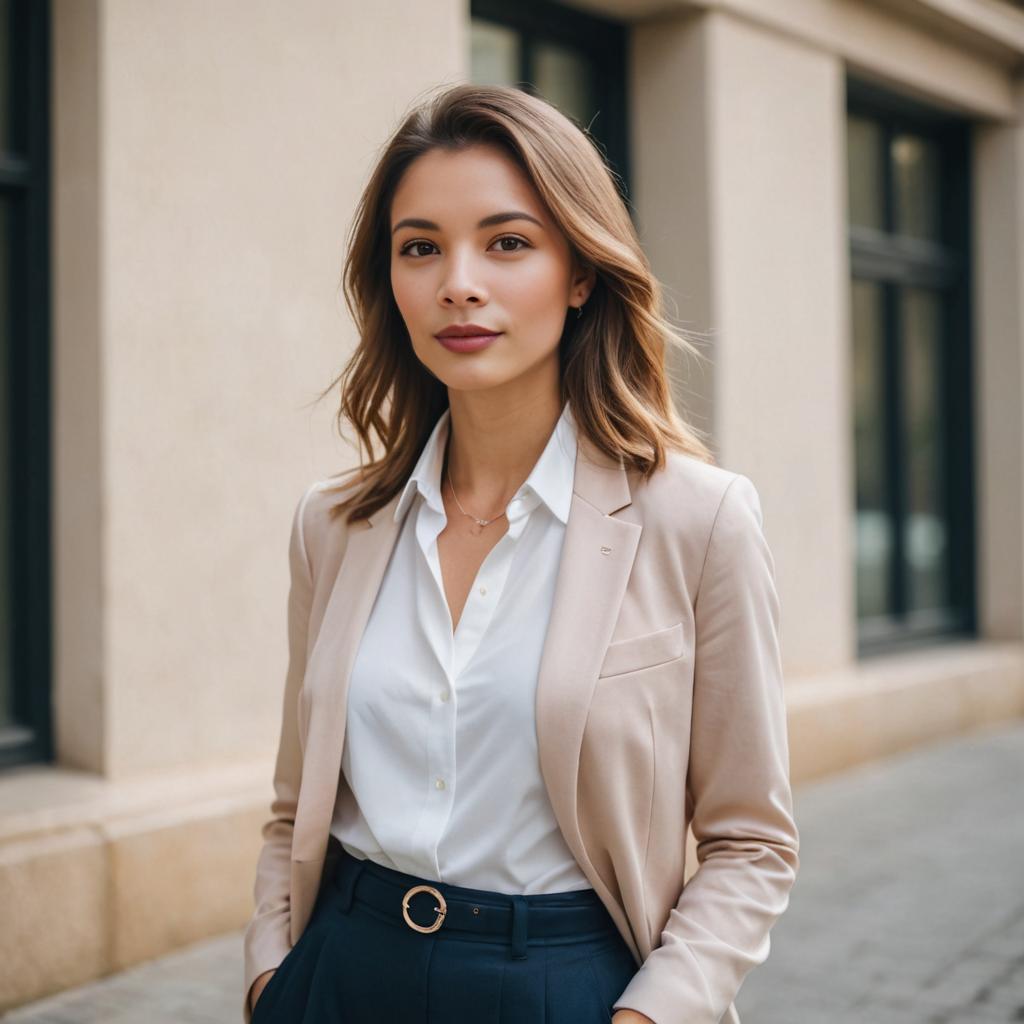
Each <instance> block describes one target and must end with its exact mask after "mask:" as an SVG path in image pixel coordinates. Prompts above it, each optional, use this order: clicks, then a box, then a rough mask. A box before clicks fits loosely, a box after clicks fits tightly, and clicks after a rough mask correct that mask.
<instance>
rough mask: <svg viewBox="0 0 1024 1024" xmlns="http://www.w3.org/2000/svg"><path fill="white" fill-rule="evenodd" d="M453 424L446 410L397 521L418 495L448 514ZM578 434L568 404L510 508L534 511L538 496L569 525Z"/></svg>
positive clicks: (402, 499)
mask: <svg viewBox="0 0 1024 1024" xmlns="http://www.w3.org/2000/svg"><path fill="white" fill-rule="evenodd" d="M450 424H451V409H450V408H448V409H445V411H444V412H443V413H442V414H441V416H440V418H439V419H438V421H437V423H436V424H435V425H434V429H433V430H432V431H431V432H430V437H428V438H427V443H426V444H425V445H424V447H423V451H422V452H421V453H420V457H419V459H417V461H416V466H415V467H414V469H413V471H412V473H411V474H410V476H409V479H408V480H407V481H406V483H405V487H404V488H403V489H402V495H401V497H400V498H399V499H398V505H397V507H396V508H395V521H396V522H397V521H398V520H399V519H401V518H402V516H403V515H404V514H405V512H406V509H407V508H408V507H409V505H410V504H411V502H412V500H413V497H414V495H415V494H416V492H417V491H419V493H420V494H422V495H423V497H424V499H425V500H426V502H427V504H428V505H429V506H430V507H431V508H432V509H433V510H434V511H435V512H439V513H441V514H442V515H443V514H444V501H443V500H442V498H441V466H442V464H443V462H444V449H445V444H446V443H447V441H448V430H449V427H450ZM576 448H577V433H576V421H575V419H574V418H573V415H572V412H571V410H570V409H569V403H568V402H566V403H565V405H564V406H563V407H562V414H561V416H559V417H558V422H557V423H556V424H555V429H554V430H553V431H552V432H551V436H550V437H549V438H548V443H547V444H546V445H545V447H544V451H542V452H541V454H540V458H539V459H538V460H537V462H536V463H535V464H534V467H533V469H532V470H531V471H530V475H529V476H528V477H527V478H526V480H525V481H524V482H523V485H522V486H521V487H520V488H519V489H518V490H517V491H516V493H515V494H514V495H513V496H512V498H511V500H510V501H509V506H512V504H513V502H516V501H517V500H520V499H526V500H525V501H520V504H519V505H518V506H516V507H517V508H520V509H522V508H525V510H526V511H529V509H530V508H532V507H533V506H535V505H536V504H537V502H536V501H531V500H529V497H528V496H529V495H531V494H532V495H535V496H536V498H538V499H539V500H540V501H542V502H543V503H544V504H545V505H547V507H548V508H549V509H550V510H551V512H552V513H553V514H554V515H555V516H556V517H557V518H558V519H559V520H561V522H563V523H567V522H568V521H569V508H570V506H571V504H572V486H573V477H574V475H575V470H576Z"/></svg>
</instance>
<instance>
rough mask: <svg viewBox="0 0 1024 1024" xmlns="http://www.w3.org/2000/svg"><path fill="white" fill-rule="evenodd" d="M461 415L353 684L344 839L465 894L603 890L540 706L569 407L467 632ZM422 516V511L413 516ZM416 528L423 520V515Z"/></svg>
mask: <svg viewBox="0 0 1024 1024" xmlns="http://www.w3.org/2000/svg"><path fill="white" fill-rule="evenodd" d="M449 425H450V411H449V410H445V412H444V414H443V415H442V416H441V417H440V419H439V420H438V422H437V425H436V426H435V427H434V430H433V431H432V433H431V435H430V438H429V439H428V441H427V444H426V446H425V447H424V449H423V452H422V454H421V455H420V458H419V460H418V461H417V463H416V467H415V469H414V470H413V473H412V475H411V476H410V478H409V480H408V481H407V482H406V485H405V489H404V490H403V492H402V495H401V497H400V499H399V502H398V506H397V508H396V510H395V518H396V519H401V517H402V516H405V520H404V522H403V523H402V526H401V528H400V533H399V537H398V540H397V541H396V545H395V548H394V551H393V552H392V555H391V558H390V560H389V562H388V566H387V569H386V570H385V573H384V577H383V580H382V582H381V588H380V591H379V593H378V595H377V599H376V601H375V603H374V606H373V609H372V611H371V614H370V618H369V621H368V622H367V626H366V630H365V632H364V634H363V637H362V640H361V643H360V646H359V650H358V652H357V655H356V659H355V663H354V665H353V669H352V677H351V680H350V682H349V696H348V714H347V720H346V727H345V749H344V755H343V758H342V772H343V774H344V778H345V781H346V782H347V784H348V785H347V786H345V785H341V786H339V788H338V799H337V803H336V805H335V810H334V817H333V821H332V824H331V831H332V833H333V834H334V835H336V836H337V838H338V839H339V840H340V841H341V843H342V846H343V847H344V848H345V849H346V850H348V852H349V853H351V854H353V855H354V856H356V857H360V858H363V857H369V858H370V859H371V860H373V861H375V862H377V863H378V864H383V865H385V866H387V867H391V868H396V869H398V870H399V871H404V872H407V873H409V874H413V875H418V876H421V877H424V878H429V879H433V880H436V881H442V882H448V883H450V884H453V885H462V886H470V887H472V888H475V889H488V890H491V891H494V892H503V893H517V894H522V895H531V894H536V893H547V892H563V891H567V890H575V889H583V888H589V886H590V883H589V881H588V880H587V878H586V876H585V875H584V874H583V872H582V871H581V870H580V868H579V865H578V864H577V863H576V860H575V858H574V857H573V855H572V852H571V851H570V849H569V847H568V846H567V845H566V843H565V840H564V839H563V837H562V834H561V832H560V831H559V828H558V824H557V822H556V820H555V817H554V813H553V812H552V809H551V805H550V803H549V801H548V796H547V791H546V789H545V787H544V781H543V778H542V776H541V772H540V761H539V758H538V753H537V732H536V725H535V718H534V704H535V694H536V684H537V671H538V667H539V665H540V657H541V651H542V648H543V645H544V637H545V635H546V633H547V626H548V619H549V616H550V611H551V604H552V599H553V597H554V590H555V579H556V576H557V573H558V565H559V561H560V559H561V551H562V541H563V538H564V535H565V524H566V522H567V521H568V518H569V505H570V503H571V500H572V484H573V475H574V470H575V461H576V443H577V442H576V426H575V423H574V422H573V420H572V414H571V412H570V411H569V406H568V404H566V406H565V407H564V408H563V410H562V414H561V416H560V418H559V420H558V423H557V424H556V426H555V429H554V431H553V432H552V434H551V437H550V438H549V440H548V443H547V446H546V447H545V449H544V451H543V452H542V453H541V456H540V458H539V459H538V460H537V463H536V465H535V466H534V467H533V470H532V472H531V473H530V475H529V477H528V478H527V479H526V481H525V482H524V483H523V485H522V487H520V488H519V490H518V491H516V493H515V494H514V495H513V497H512V499H511V500H510V501H509V503H508V505H507V506H506V510H505V511H506V515H507V517H508V529H507V531H506V533H505V535H504V536H503V537H502V538H501V539H500V540H499V541H498V542H497V544H495V546H494V547H493V548H492V549H491V550H490V551H489V552H488V554H487V557H486V558H485V559H484V561H483V563H482V564H481V566H480V569H479V571H478V573H477V576H476V579H475V580H474V581H473V586H472V588H471V589H470V591H469V595H468V597H467V599H466V603H465V607H464V608H463V610H462V613H461V616H460V618H459V622H458V627H457V629H456V630H455V632H454V635H453V632H452V620H451V613H450V611H449V608H448V603H447V601H446V599H445V595H444V583H443V579H442V576H441V564H440V561H439V558H438V550H437V538H438V535H439V534H440V533H441V531H442V530H443V529H444V528H445V525H446V523H447V517H446V514H445V508H444V502H443V501H442V498H441V468H442V465H443V461H444V452H445V444H446V441H447V439H448V431H449ZM410 510H411V511H410ZM407 513H408V514H407Z"/></svg>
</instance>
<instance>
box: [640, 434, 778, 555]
mask: <svg viewBox="0 0 1024 1024" xmlns="http://www.w3.org/2000/svg"><path fill="white" fill-rule="evenodd" d="M629 482H630V489H631V500H632V502H633V504H634V505H636V506H637V508H638V511H639V512H640V514H641V515H642V516H643V519H644V522H645V523H649V522H653V523H655V524H663V525H664V526H665V527H667V528H675V529H678V528H680V527H685V528H686V529H687V530H690V531H696V532H697V533H698V534H703V535H704V536H706V537H708V538H710V534H711V531H712V528H714V529H715V530H716V532H719V531H720V530H721V528H722V527H723V526H724V527H727V528H733V527H734V526H735V525H737V524H739V523H741V522H742V521H744V520H749V519H751V518H753V519H754V520H756V522H757V524H758V525H760V522H761V501H760V496H759V494H758V491H757V488H756V486H755V485H754V483H753V481H752V480H751V479H750V477H748V476H745V475H744V474H743V473H738V472H735V471H733V470H730V469H726V468H724V467H723V466H718V465H714V464H712V463H708V462H702V461H701V460H700V459H697V458H694V457H693V456H692V455H687V454H685V453H684V452H678V451H670V452H668V453H667V455H666V461H665V465H664V466H663V467H662V468H661V469H659V470H657V471H656V472H655V473H654V474H652V475H651V476H650V477H649V478H647V479H646V480H645V479H643V478H642V477H641V476H640V475H639V474H638V473H630V475H629Z"/></svg>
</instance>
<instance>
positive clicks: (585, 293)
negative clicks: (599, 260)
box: [570, 263, 597, 306]
mask: <svg viewBox="0 0 1024 1024" xmlns="http://www.w3.org/2000/svg"><path fill="white" fill-rule="evenodd" d="M595 284H597V270H596V269H595V268H594V267H591V266H583V265H581V264H579V263H577V264H576V265H575V270H574V275H573V279H572V291H571V293H570V300H571V304H572V305H574V306H582V305H583V304H584V303H585V302H586V301H587V299H589V298H590V293H591V292H592V291H593V290H594V285H595Z"/></svg>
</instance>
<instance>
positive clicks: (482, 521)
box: [444, 449, 505, 534]
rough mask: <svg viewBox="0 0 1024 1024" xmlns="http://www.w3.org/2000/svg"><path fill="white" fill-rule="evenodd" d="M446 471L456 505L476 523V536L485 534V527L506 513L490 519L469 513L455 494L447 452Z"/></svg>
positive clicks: (474, 531)
mask: <svg viewBox="0 0 1024 1024" xmlns="http://www.w3.org/2000/svg"><path fill="white" fill-rule="evenodd" d="M444 469H445V475H446V476H447V477H448V486H449V487H450V488H451V489H452V497H453V498H454V499H455V504H456V505H458V506H459V511H460V512H461V513H462V514H463V515H464V516H466V518H467V519H472V520H473V522H474V523H476V529H475V530H473V533H474V534H480V533H482V532H483V529H484V527H485V526H490V524H491V523H493V522H494V521H495V520H496V519H500V518H501V517H502V516H503V515H504V514H505V513H504V511H501V512H499V513H498V514H497V515H496V516H492V517H491V518H490V519H481V518H480V517H479V516H475V515H473V514H472V513H471V512H467V511H466V510H465V509H464V508H463V507H462V502H461V501H459V496H458V495H457V494H456V493H455V484H453V483H452V471H451V469H450V468H449V467H448V452H447V449H446V450H445V456H444Z"/></svg>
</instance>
